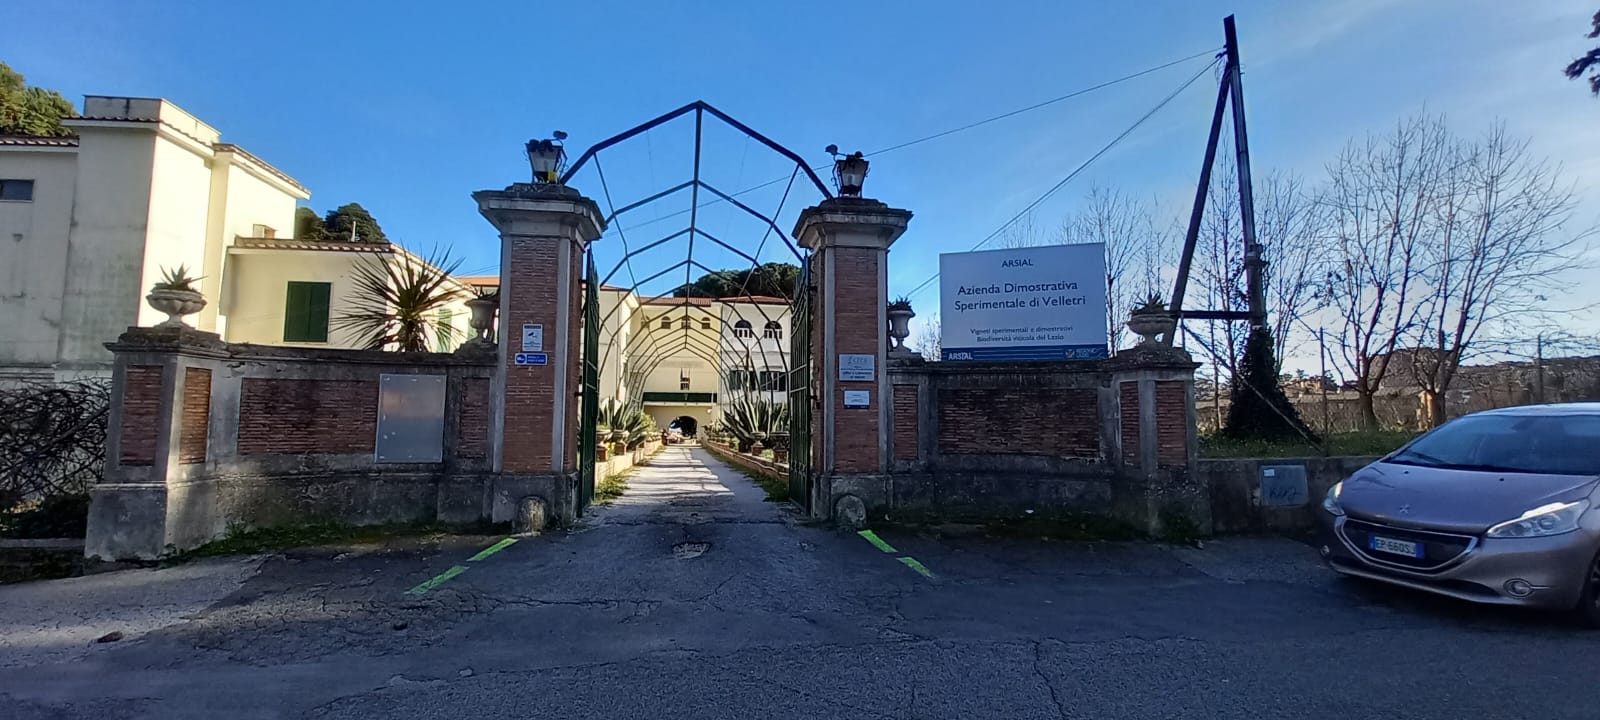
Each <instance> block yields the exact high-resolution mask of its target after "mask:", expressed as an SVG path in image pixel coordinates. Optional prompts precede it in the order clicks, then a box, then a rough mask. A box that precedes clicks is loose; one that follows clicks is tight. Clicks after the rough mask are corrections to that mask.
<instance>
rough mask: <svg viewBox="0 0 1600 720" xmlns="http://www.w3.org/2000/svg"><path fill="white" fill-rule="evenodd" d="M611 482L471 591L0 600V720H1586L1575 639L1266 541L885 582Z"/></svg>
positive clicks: (899, 545)
mask: <svg viewBox="0 0 1600 720" xmlns="http://www.w3.org/2000/svg"><path fill="white" fill-rule="evenodd" d="M630 482H631V486H632V487H631V489H630V491H629V492H628V493H627V494H626V495H625V496H624V497H623V498H622V499H621V500H620V501H619V502H618V503H617V504H616V505H613V506H611V507H607V508H603V509H600V510H599V511H598V512H597V513H594V514H593V515H592V516H591V517H590V518H589V519H588V520H587V521H586V522H585V523H584V524H583V526H582V527H580V528H578V529H575V530H573V531H570V532H559V533H551V534H547V535H543V536H540V537H533V538H522V539H519V540H518V541H517V542H515V543H513V544H509V545H506V544H504V543H500V549H499V550H497V551H495V552H493V553H490V554H486V555H483V556H480V557H478V558H477V559H475V560H474V559H469V558H473V557H474V556H475V555H477V554H478V553H480V551H483V550H484V549H485V548H486V547H490V546H492V545H493V544H495V543H496V541H497V540H499V538H477V539H469V540H459V541H454V542H449V543H445V544H443V545H439V546H427V547H412V548H389V549H387V550H384V551H374V550H366V551H358V552H340V551H338V550H325V551H314V552H303V553H290V554H287V555H281V556H272V557H268V558H251V559H232V560H221V561H209V562H206V563H199V564H194V565H189V566H184V567H180V568H175V569H169V570H161V571H134V572H124V573H115V574H111V575H103V576H94V577H88V578H79V579H76V580H70V581H55V582H47V583H34V584H30V585H21V586H10V587H5V588H0V632H3V634H0V717H4V718H8V719H14V720H29V719H32V718H93V719H94V720H112V719H114V718H145V717H149V718H191V717H192V718H223V717H225V718H384V719H386V720H400V719H404V718H445V717H449V718H547V717H548V718H648V719H651V720H659V719H663V718H741V719H747V718H789V717H794V718H830V717H840V718H880V717H881V718H963V719H967V718H988V717H996V718H1057V717H1070V718H1251V719H1253V720H1254V719H1260V718H1295V719H1296V720H1307V719H1311V718H1339V719H1340V720H1348V719H1350V718H1358V719H1364V718H1450V719H1452V720H1454V719H1456V718H1467V717H1471V718H1541V719H1549V718H1585V719H1586V720H1592V719H1593V718H1596V717H1600V700H1595V699H1594V698H1593V696H1592V695H1590V694H1589V693H1590V691H1591V690H1592V689H1593V688H1594V687H1596V683H1597V682H1600V633H1592V632H1587V631H1583V630H1579V629H1576V628H1574V627H1572V626H1570V625H1567V624H1565V623H1564V622H1563V621H1561V620H1559V619H1556V618H1551V617H1547V616H1541V615H1532V614H1525V613H1518V612H1511V611H1503V610H1496V609H1483V608H1477V607H1472V606H1466V605H1463V604H1459V603H1455V602H1453V601H1447V600H1436V599H1432V598H1427V597H1422V596H1418V595H1415V594H1412V593H1407V592H1401V591H1393V590H1388V589H1385V588H1377V587H1372V586H1368V585H1365V584H1362V583H1356V582H1352V581H1345V580H1338V579H1335V578H1333V577H1331V576H1330V575H1329V573H1327V572H1326V571H1324V570H1323V569H1322V568H1321V567H1319V565H1318V564H1317V562H1316V559H1315V556H1314V554H1313V553H1312V551H1311V549H1310V548H1308V547H1306V546H1304V545H1301V544H1298V543H1295V542H1292V541H1289V540H1283V539H1271V538H1262V539H1225V540H1221V541H1216V542H1212V543H1208V544H1207V545H1206V547H1205V548H1204V549H1195V548H1173V547H1166V546H1156V545H1145V544H1082V543H1062V542H1049V541H1044V540H1028V541H1018V540H994V539H987V538H981V537H970V538H962V539H950V538H932V537H925V536H917V535H911V534H905V533H894V532H886V533H884V534H883V536H882V540H883V541H884V542H883V544H884V545H885V546H888V547H889V548H891V549H892V552H890V551H886V550H884V549H880V548H879V547H876V546H875V545H874V544H872V543H870V542H869V541H868V540H866V539H864V538H862V537H859V536H857V535H855V534H850V533H839V532H835V531H832V530H828V529H823V528H814V527H806V526H803V525H799V524H797V523H796V522H795V521H794V519H793V517H792V516H791V515H789V514H788V513H787V511H786V510H785V509H784V508H783V507H781V506H777V505H773V504H770V503H766V502H763V500H762V498H763V494H762V492H761V491H760V490H759V489H758V488H757V487H756V486H755V485H754V484H753V483H751V482H749V481H748V480H747V479H745V478H744V477H742V476H740V475H738V474H737V473H735V472H732V471H730V470H728V469H727V468H726V467H724V466H722V465H721V464H720V463H717V462H716V461H715V460H713V459H712V458H711V457H710V456H708V455H706V454H704V452H703V451H700V450H690V449H685V448H669V449H668V450H666V451H665V452H664V453H663V455H661V456H659V457H658V459H657V461H656V462H655V463H654V464H653V465H651V466H649V467H647V468H644V469H642V470H641V471H639V473H638V474H636V475H635V476H634V477H633V478H632V480H631V481H630ZM906 558H910V559H911V561H907V560H906ZM455 567H460V568H464V569H463V570H459V571H454V570H452V568H455ZM919 568H920V569H925V570H926V571H927V575H925V574H923V572H921V571H920V570H919ZM441 577H442V578H444V579H442V580H437V579H438V578H441ZM430 581H436V582H437V584H435V585H433V586H432V587H430V588H429V589H427V590H426V591H423V592H420V593H419V592H414V588H417V587H418V586H419V584H425V583H427V582H430ZM117 629H121V630H123V631H124V633H125V638H124V639H122V640H120V641H118V642H111V643H94V642H92V639H93V638H95V637H99V636H100V635H102V634H104V633H105V632H110V631H111V630H117Z"/></svg>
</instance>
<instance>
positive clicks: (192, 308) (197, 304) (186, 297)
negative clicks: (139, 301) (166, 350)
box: [144, 288, 206, 327]
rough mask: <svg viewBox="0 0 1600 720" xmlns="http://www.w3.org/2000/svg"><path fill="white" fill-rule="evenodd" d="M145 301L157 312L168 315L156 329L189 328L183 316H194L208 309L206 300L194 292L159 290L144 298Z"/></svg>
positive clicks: (152, 291)
mask: <svg viewBox="0 0 1600 720" xmlns="http://www.w3.org/2000/svg"><path fill="white" fill-rule="evenodd" d="M144 301H145V302H147V303H149V304H150V307H152V308H155V309H156V312H161V313H166V315H167V319H166V321H165V322H162V323H161V324H159V325H157V326H156V327H189V324H188V323H186V322H184V321H183V316H185V315H193V314H195V313H197V312H200V311H201V310H204V309H205V307H206V298H205V296H204V295H201V294H200V293H198V292H195V291H193V290H163V289H160V288H157V289H155V290H151V291H150V294H149V295H146V296H144Z"/></svg>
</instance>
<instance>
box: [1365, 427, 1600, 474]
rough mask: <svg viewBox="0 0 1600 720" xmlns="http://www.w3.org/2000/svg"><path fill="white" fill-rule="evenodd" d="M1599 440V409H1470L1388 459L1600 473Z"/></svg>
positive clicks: (1450, 466) (1532, 471)
mask: <svg viewBox="0 0 1600 720" xmlns="http://www.w3.org/2000/svg"><path fill="white" fill-rule="evenodd" d="M1597 441H1600V416H1596V415H1589V414H1580V413H1573V414H1569V415H1554V414H1551V415H1538V414H1527V415H1522V414H1515V413H1512V414H1484V415H1469V416H1467V417H1463V418H1457V419H1455V420H1452V421H1450V422H1448V423H1445V424H1444V425H1442V426H1440V427H1439V429H1437V430H1434V431H1433V432H1430V433H1428V434H1427V435H1423V436H1422V437H1420V438H1417V440H1416V441H1415V442H1412V443H1411V444H1410V445H1407V446H1405V447H1404V448H1401V449H1400V450H1399V451H1398V452H1396V453H1394V454H1393V455H1390V456H1389V457H1387V458H1385V459H1384V461H1385V462H1388V463H1391V464H1395V465H1420V466H1422V467H1440V468H1447V469H1455V470H1481V471H1485V472H1498V473H1520V474H1528V475H1580V476H1593V475H1595V474H1596V473H1600V449H1597V444H1600V443H1597ZM1516 479H1517V478H1509V479H1506V478H1503V480H1516Z"/></svg>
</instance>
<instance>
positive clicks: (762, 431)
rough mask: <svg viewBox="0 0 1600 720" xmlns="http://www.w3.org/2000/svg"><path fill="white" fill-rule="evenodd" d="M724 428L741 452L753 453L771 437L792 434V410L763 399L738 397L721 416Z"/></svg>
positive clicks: (783, 404) (784, 405) (778, 403)
mask: <svg viewBox="0 0 1600 720" xmlns="http://www.w3.org/2000/svg"><path fill="white" fill-rule="evenodd" d="M722 425H723V427H724V428H726V430H727V431H728V434H730V435H732V436H733V438H734V440H735V442H736V445H737V447H738V449H739V452H750V448H751V447H752V446H753V445H755V444H756V443H758V442H763V441H765V440H766V439H767V438H768V436H771V435H774V434H779V433H786V432H788V431H789V406H788V405H787V404H786V403H780V402H773V401H771V400H767V399H766V398H763V397H758V396H751V395H735V396H734V397H733V400H732V401H731V402H729V403H728V405H727V407H726V408H724V409H723V412H722Z"/></svg>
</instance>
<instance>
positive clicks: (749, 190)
mask: <svg viewBox="0 0 1600 720" xmlns="http://www.w3.org/2000/svg"><path fill="white" fill-rule="evenodd" d="M1217 50H1218V48H1212V49H1210V50H1206V51H1204V52H1198V53H1194V54H1192V55H1188V56H1185V57H1181V58H1178V59H1177V60H1172V61H1169V62H1164V63H1161V64H1160V65H1156V66H1153V67H1149V68H1145V69H1144V70H1140V71H1138V72H1135V73H1130V74H1128V75H1123V76H1122V77H1119V78H1116V79H1113V80H1107V81H1105V82H1102V83H1100V84H1098V85H1091V86H1089V87H1086V88H1081V89H1078V90H1074V91H1072V92H1069V93H1067V94H1065V95H1058V96H1056V97H1053V98H1050V99H1049V100H1045V101H1042V102H1037V103H1034V104H1032V105H1029V106H1027V107H1023V108H1017V109H1016V110H1011V111H1008V112H1003V113H1000V114H999V115H995V116H992V117H988V118H984V119H982V120H979V121H977V122H972V123H968V124H966V125H962V126H960V127H955V128H951V129H949V130H942V131H940V132H936V133H934V134H932V135H926V136H923V137H920V138H917V139H915V140H908V141H906V142H902V143H898V144H895V145H890V146H889V147H886V148H883V149H880V150H874V151H872V152H869V153H863V155H865V156H867V157H872V156H876V155H883V154H885V153H890V152H894V151H896V150H900V149H903V148H908V147H911V146H912V145H920V144H922V143H925V142H928V141H930V140H937V139H939V138H942V137H945V136H947V135H954V134H956V133H959V132H965V131H967V130H971V129H973V128H977V127H981V126H984V125H988V124H989V123H992V122H996V121H999V120H1004V119H1006V118H1010V117H1015V116H1017V115H1021V114H1023V113H1026V112H1031V111H1033V110H1038V109H1040V108H1043V107H1047V106H1050V105H1054V104H1056V103H1059V102H1062V101H1064V100H1071V99H1072V98H1075V97H1079V96H1081V95H1087V94H1089V93H1092V92H1094V91H1096V90H1103V89H1105V88H1108V87H1111V86H1113V85H1118V84H1121V83H1124V82H1127V81H1129V80H1134V79H1136V78H1140V77H1143V76H1145V75H1149V74H1150V73H1153V72H1157V71H1160V70H1165V69H1167V68H1169V67H1172V66H1174V65H1181V64H1183V63H1186V62H1189V61H1190V60H1194V59H1197V58H1201V57H1206V56H1208V55H1209V56H1215V55H1216V53H1217ZM1214 65H1216V60H1215V59H1214V57H1213V60H1212V62H1211V64H1210V65H1207V66H1206V67H1208V68H1209V67H1212V66H1214ZM827 168H828V163H824V164H822V165H817V166H815V167H813V168H811V169H812V170H813V171H817V170H826V169H827ZM787 179H788V178H783V177H779V178H774V179H772V180H768V181H766V182H764V183H761V184H759V185H752V186H750V187H747V188H745V189H743V190H740V191H738V192H735V193H730V194H729V196H730V197H738V196H740V195H744V194H747V193H752V192H755V191H757V190H760V189H762V188H765V187H770V186H772V185H776V184H778V183H781V182H783V181H784V180H787ZM720 202H724V201H723V199H722V198H720V197H719V198H716V199H714V200H708V201H706V202H705V203H702V204H701V205H700V207H706V206H708V205H715V204H717V203H720ZM688 212H689V210H679V211H677V212H672V213H667V214H666V215H662V216H660V217H657V218H654V219H652V220H646V221H644V222H642V223H639V224H637V225H634V226H633V227H634V229H636V230H637V229H638V228H640V227H643V226H645V225H649V224H651V223H656V222H660V221H662V220H666V219H667V218H671V217H676V216H678V215H684V214H686V213H688Z"/></svg>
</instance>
